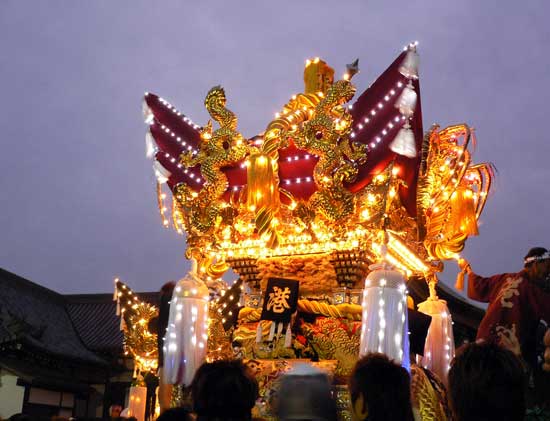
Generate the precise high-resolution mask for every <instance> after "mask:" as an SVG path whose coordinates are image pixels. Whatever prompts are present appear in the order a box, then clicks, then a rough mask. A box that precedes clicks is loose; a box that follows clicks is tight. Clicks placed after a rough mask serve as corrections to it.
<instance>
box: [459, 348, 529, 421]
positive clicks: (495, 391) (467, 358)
mask: <svg viewBox="0 0 550 421" xmlns="http://www.w3.org/2000/svg"><path fill="white" fill-rule="evenodd" d="M525 388H526V375H525V371H524V367H523V365H522V363H521V361H520V359H519V358H518V357H517V356H516V355H515V354H514V353H513V352H512V351H510V350H508V349H505V348H503V347H501V346H499V345H497V344H494V343H488V342H485V343H472V344H468V345H464V346H463V347H462V348H460V349H459V350H458V351H457V354H456V357H455V358H454V360H453V361H452V362H451V369H450V371H449V396H450V400H451V407H452V410H453V413H454V416H455V419H456V421H493V420H494V421H497V420H498V421H516V420H517V421H519V420H523V419H524V416H525Z"/></svg>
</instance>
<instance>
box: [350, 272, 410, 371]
mask: <svg viewBox="0 0 550 421" xmlns="http://www.w3.org/2000/svg"><path fill="white" fill-rule="evenodd" d="M369 269H371V272H370V273H369V274H368V276H367V279H366V280H365V289H364V291H363V304H362V307H363V318H362V326H361V344H360V347H359V354H360V356H363V355H365V354H367V353H369V352H381V353H384V354H386V355H387V356H388V357H389V358H391V359H393V360H394V361H396V362H397V363H400V364H401V365H402V366H404V367H405V368H407V369H408V368H409V337H408V320H407V294H406V286H405V277H404V276H403V274H402V273H401V272H399V271H397V270H395V269H394V268H393V267H392V266H391V265H389V264H388V263H386V262H383V263H377V264H374V265H371V266H369Z"/></svg>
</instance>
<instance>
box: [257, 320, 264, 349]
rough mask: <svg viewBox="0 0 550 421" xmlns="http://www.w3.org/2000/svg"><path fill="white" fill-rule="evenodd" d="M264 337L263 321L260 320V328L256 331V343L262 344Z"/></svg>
mask: <svg viewBox="0 0 550 421" xmlns="http://www.w3.org/2000/svg"><path fill="white" fill-rule="evenodd" d="M262 336H263V333H262V321H261V320H260V321H259V322H258V328H257V329H256V343H257V344H259V343H260V342H262Z"/></svg>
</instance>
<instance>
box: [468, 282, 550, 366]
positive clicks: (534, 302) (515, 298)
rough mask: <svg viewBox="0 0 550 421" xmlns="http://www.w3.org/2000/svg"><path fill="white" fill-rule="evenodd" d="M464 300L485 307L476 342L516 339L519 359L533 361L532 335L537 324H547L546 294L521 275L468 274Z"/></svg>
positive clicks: (549, 317) (548, 303)
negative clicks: (519, 350)
mask: <svg viewBox="0 0 550 421" xmlns="http://www.w3.org/2000/svg"><path fill="white" fill-rule="evenodd" d="M468 297H469V298H471V299H473V300H477V301H481V302H484V303H489V307H488V308H487V312H486V313H485V317H483V320H482V321H481V323H480V325H479V328H478V331H477V339H484V340H487V341H494V342H499V333H500V334H507V335H514V334H515V337H516V338H517V340H518V342H519V344H520V347H521V352H522V355H523V357H524V358H525V360H526V361H528V362H529V363H531V364H533V363H534V362H535V361H534V359H535V355H536V352H535V347H536V344H535V335H536V329H537V324H538V321H539V320H541V319H543V320H545V321H546V322H547V323H548V324H550V294H547V293H545V292H544V291H543V290H542V289H540V288H539V287H538V286H537V285H535V283H533V282H530V281H529V280H528V278H527V276H526V274H525V272H524V271H521V272H518V273H503V274H500V275H494V276H491V277H488V278H484V277H482V276H479V275H476V274H475V273H473V272H472V273H470V275H469V276H468Z"/></svg>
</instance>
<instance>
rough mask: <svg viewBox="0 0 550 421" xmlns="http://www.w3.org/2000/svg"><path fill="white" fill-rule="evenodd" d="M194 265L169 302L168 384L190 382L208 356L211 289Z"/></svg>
mask: <svg viewBox="0 0 550 421" xmlns="http://www.w3.org/2000/svg"><path fill="white" fill-rule="evenodd" d="M193 266H194V268H193V269H192V270H191V272H189V273H188V274H187V276H186V277H185V278H183V279H181V280H179V281H178V283H177V284H176V287H175V288H174V292H173V295H172V301H171V302H170V316H169V319H168V328H167V330H166V336H165V338H164V367H163V375H164V380H165V382H166V383H168V384H185V385H189V384H190V383H191V380H192V379H193V376H194V375H195V371H196V370H197V368H198V367H199V366H200V365H201V364H202V362H203V361H204V358H205V356H206V343H207V339H208V336H207V330H208V299H209V295H208V288H207V287H206V285H205V284H204V282H203V281H202V280H201V279H200V278H199V277H198V276H197V272H196V263H194V265H193Z"/></svg>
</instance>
